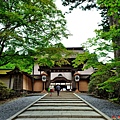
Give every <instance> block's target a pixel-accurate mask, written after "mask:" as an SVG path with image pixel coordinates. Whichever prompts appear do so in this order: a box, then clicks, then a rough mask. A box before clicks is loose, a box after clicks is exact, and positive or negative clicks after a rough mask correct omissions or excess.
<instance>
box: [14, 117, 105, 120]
mask: <svg viewBox="0 0 120 120" xmlns="http://www.w3.org/2000/svg"><path fill="white" fill-rule="evenodd" d="M15 120H23V118H16V119H15ZM24 120H96V118H92V117H91V118H64V117H63V118H57V117H56V118H35V119H33V118H24ZM97 120H106V119H103V118H97Z"/></svg>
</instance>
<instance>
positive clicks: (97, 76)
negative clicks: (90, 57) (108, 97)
mask: <svg viewBox="0 0 120 120" xmlns="http://www.w3.org/2000/svg"><path fill="white" fill-rule="evenodd" d="M101 68H102V69H104V70H103V71H101V70H102V69H98V70H97V71H96V72H95V73H93V74H92V76H91V78H90V82H89V92H95V90H96V88H97V89H101V88H100V84H103V83H104V82H105V81H107V80H108V79H109V78H110V77H111V76H112V75H113V73H112V72H111V71H109V70H106V71H105V69H106V68H104V66H102V67H101Z"/></svg>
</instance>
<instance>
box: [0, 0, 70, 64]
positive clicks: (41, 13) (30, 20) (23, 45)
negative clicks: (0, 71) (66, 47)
mask: <svg viewBox="0 0 120 120" xmlns="http://www.w3.org/2000/svg"><path fill="white" fill-rule="evenodd" d="M68 34H69V33H68V31H67V29H66V20H65V17H64V15H63V14H62V12H61V11H60V10H57V8H56V6H55V4H54V2H53V0H19V1H15V0H7V1H5V0H0V66H3V65H6V64H8V63H10V62H12V63H13V62H15V61H16V60H18V59H19V58H20V60H23V59H24V60H25V59H26V60H25V61H27V60H29V61H32V60H33V58H34V56H36V55H37V54H40V52H41V51H42V50H43V49H44V48H48V47H49V46H52V45H53V43H59V42H60V40H61V39H62V37H67V36H68ZM30 59H31V60H30ZM24 60H23V61H24ZM18 61H19V60H18ZM29 64H30V63H29Z"/></svg>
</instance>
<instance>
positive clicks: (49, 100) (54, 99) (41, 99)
mask: <svg viewBox="0 0 120 120" xmlns="http://www.w3.org/2000/svg"><path fill="white" fill-rule="evenodd" d="M53 100H54V101H82V100H80V99H41V100H40V101H53Z"/></svg>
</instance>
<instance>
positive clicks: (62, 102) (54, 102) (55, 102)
mask: <svg viewBox="0 0 120 120" xmlns="http://www.w3.org/2000/svg"><path fill="white" fill-rule="evenodd" d="M37 103H72V104H74V103H84V102H83V101H61V100H60V101H38V102H37Z"/></svg>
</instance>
